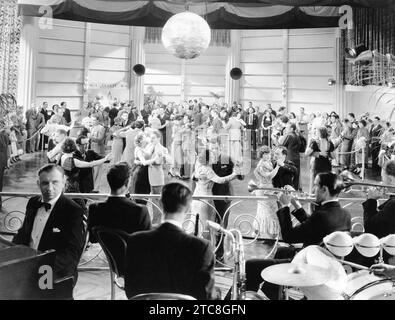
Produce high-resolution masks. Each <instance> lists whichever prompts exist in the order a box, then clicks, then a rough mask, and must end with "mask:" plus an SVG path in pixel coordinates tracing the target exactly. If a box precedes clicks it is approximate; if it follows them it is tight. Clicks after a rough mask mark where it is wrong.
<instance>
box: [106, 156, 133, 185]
mask: <svg viewBox="0 0 395 320" xmlns="http://www.w3.org/2000/svg"><path fill="white" fill-rule="evenodd" d="M130 171H131V170H130V166H129V164H128V163H127V162H120V163H117V164H115V165H113V166H112V167H111V168H110V170H108V173H107V181H108V184H109V185H110V188H111V190H112V191H116V190H118V189H120V188H122V187H123V186H125V185H127V184H128V183H129V178H130Z"/></svg>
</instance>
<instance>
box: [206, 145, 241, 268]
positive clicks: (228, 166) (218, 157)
mask: <svg viewBox="0 0 395 320" xmlns="http://www.w3.org/2000/svg"><path fill="white" fill-rule="evenodd" d="M209 149H210V161H211V165H212V168H213V170H214V172H215V174H216V175H217V176H219V177H226V176H229V175H231V174H232V173H233V168H234V166H235V164H234V163H233V161H232V160H231V159H230V157H229V156H227V155H223V154H221V152H220V147H219V144H218V143H217V142H214V141H212V142H211V143H210V144H209ZM238 178H239V179H240V180H241V179H243V178H242V177H241V176H239V177H238ZM212 191H213V195H214V196H232V195H233V187H232V184H231V183H230V182H227V183H223V184H218V183H214V185H213V190H212ZM231 203H232V201H228V200H214V206H215V209H216V210H217V211H218V214H219V215H220V217H221V218H222V219H223V218H225V220H224V222H223V226H224V228H227V226H228V220H229V215H230V212H229V213H228V214H227V215H226V217H224V216H225V212H226V211H227V210H228V208H229V207H230V205H231ZM215 219H216V222H218V223H219V222H220V221H219V217H218V216H217V215H216V216H215ZM219 238H220V237H219ZM223 254H224V250H223V241H222V243H221V245H220V247H219V248H218V250H217V252H216V255H217V259H219V260H221V259H222V256H223Z"/></svg>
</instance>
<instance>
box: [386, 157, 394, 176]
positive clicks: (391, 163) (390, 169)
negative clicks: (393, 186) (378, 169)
mask: <svg viewBox="0 0 395 320" xmlns="http://www.w3.org/2000/svg"><path fill="white" fill-rule="evenodd" d="M384 172H385V173H386V174H387V175H389V176H391V177H394V178H395V160H390V161H388V162H387V163H386V164H385V166H384Z"/></svg>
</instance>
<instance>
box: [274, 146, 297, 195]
mask: <svg viewBox="0 0 395 320" xmlns="http://www.w3.org/2000/svg"><path fill="white" fill-rule="evenodd" d="M287 155H288V151H287V148H285V147H283V146H280V147H277V148H276V149H275V150H274V165H276V166H280V168H279V169H278V171H277V174H276V175H275V176H274V177H273V179H272V183H273V187H274V188H284V187H285V186H293V185H294V180H295V176H296V172H297V168H296V166H295V164H294V163H293V162H292V161H289V160H286V158H287Z"/></svg>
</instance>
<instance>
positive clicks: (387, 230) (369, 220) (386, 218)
mask: <svg viewBox="0 0 395 320" xmlns="http://www.w3.org/2000/svg"><path fill="white" fill-rule="evenodd" d="M381 175H382V179H383V183H384V184H388V185H393V186H394V189H395V160H390V161H388V162H387V163H386V164H385V166H384V168H383V170H382V174H381ZM382 197H383V194H382V192H380V191H379V190H377V189H371V190H369V191H368V193H367V200H366V201H365V202H364V203H363V204H362V206H363V217H364V225H365V231H366V232H368V233H372V234H374V235H376V236H377V237H379V238H383V237H385V236H387V235H389V234H395V196H391V197H390V198H389V199H388V200H387V201H386V202H384V203H383V204H382V205H380V206H379V205H378V201H377V199H379V198H382Z"/></svg>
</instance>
